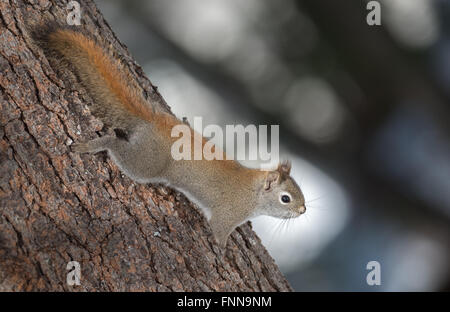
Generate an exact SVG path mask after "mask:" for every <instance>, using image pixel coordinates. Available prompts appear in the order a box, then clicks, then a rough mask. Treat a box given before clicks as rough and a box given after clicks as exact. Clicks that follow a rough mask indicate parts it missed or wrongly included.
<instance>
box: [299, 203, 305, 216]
mask: <svg viewBox="0 0 450 312" xmlns="http://www.w3.org/2000/svg"><path fill="white" fill-rule="evenodd" d="M305 211H306V207H305V205H303V206H300V209H299V212H300V213H301V214H304V213H305Z"/></svg>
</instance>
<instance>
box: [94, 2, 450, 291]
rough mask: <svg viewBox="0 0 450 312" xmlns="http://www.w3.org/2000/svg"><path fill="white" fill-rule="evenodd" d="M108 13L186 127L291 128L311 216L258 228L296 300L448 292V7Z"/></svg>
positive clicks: (285, 142) (188, 7) (283, 135)
mask: <svg viewBox="0 0 450 312" xmlns="http://www.w3.org/2000/svg"><path fill="white" fill-rule="evenodd" d="M96 2H97V5H98V6H99V8H100V10H101V11H102V13H103V14H104V16H105V18H106V20H107V21H108V22H109V23H110V25H111V27H112V29H113V30H114V31H115V33H116V34H117V36H118V38H120V40H121V41H122V42H123V43H125V44H126V45H127V46H128V48H129V50H130V52H131V53H132V54H133V56H134V57H135V59H136V60H137V62H138V63H139V64H140V65H141V66H142V67H143V68H144V70H145V72H146V74H147V76H148V77H149V78H150V80H151V81H152V83H153V84H154V85H156V86H158V88H159V89H158V90H159V92H160V93H161V94H162V96H163V97H164V98H165V100H166V101H167V103H168V104H169V106H171V107H172V111H173V112H174V113H175V114H176V115H177V116H178V117H179V118H181V117H187V118H188V120H189V121H190V122H191V123H192V119H193V117H194V116H202V117H203V125H204V126H205V125H208V124H218V125H221V126H224V125H227V124H243V125H248V124H255V125H260V124H263V125H274V124H275V125H280V155H281V158H282V159H286V158H288V159H291V160H292V163H293V169H292V175H293V176H294V178H295V179H296V180H297V181H298V182H299V185H300V186H301V187H302V189H303V191H304V193H305V197H306V203H307V205H306V206H307V212H306V214H305V215H303V216H302V217H300V218H298V219H296V220H291V221H290V222H288V223H283V222H282V221H280V220H278V219H273V218H270V217H259V218H256V219H254V220H253V228H254V229H255V231H256V232H257V233H258V235H259V236H260V237H261V239H262V241H263V244H264V245H265V246H266V247H267V249H268V250H269V252H270V253H271V255H272V256H273V257H274V258H275V260H276V262H277V263H278V264H279V266H280V269H281V270H282V271H283V272H284V274H285V275H286V277H287V278H288V280H289V281H290V283H291V285H292V286H293V288H294V289H295V290H297V291H437V290H446V291H449V290H450V265H449V263H450V1H449V0H384V1H383V0H380V1H379V3H380V5H381V26H369V25H368V24H367V22H366V17H367V14H369V12H370V11H369V10H368V9H367V8H366V5H367V2H368V1H364V0H352V1H348V0H339V1H336V0H315V1H308V0H303V1H300V0H298V1H295V0H285V1H277V0H246V1H240V0H226V1H225V0H208V1H201V0H171V1H164V0H146V1H142V0H126V1H125V0H122V1H121V0H101V1H100V0H97V1H96ZM370 261H378V262H379V263H380V265H381V285H380V286H369V285H368V284H367V282H366V276H367V274H368V273H369V270H367V269H366V265H367V263H368V262H370Z"/></svg>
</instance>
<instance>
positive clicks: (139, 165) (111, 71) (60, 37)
mask: <svg viewBox="0 0 450 312" xmlns="http://www.w3.org/2000/svg"><path fill="white" fill-rule="evenodd" d="M35 34H37V35H36V36H35V37H36V38H35V39H36V40H37V43H38V44H39V46H41V47H42V48H43V49H44V52H45V55H46V56H47V57H49V58H56V60H57V63H58V64H65V65H67V66H68V67H69V69H71V70H72V71H73V72H74V73H75V74H76V76H77V77H78V79H79V81H80V83H81V85H82V86H83V87H84V88H85V89H86V91H87V92H88V94H89V95H90V97H91V98H92V100H93V105H92V107H91V110H92V112H93V114H94V116H97V117H99V118H100V119H101V120H102V121H103V122H104V124H105V125H106V126H109V127H112V128H113V129H115V130H116V129H117V130H119V131H124V133H126V134H127V136H126V137H124V136H123V135H116V136H112V135H111V136H110V135H105V136H102V137H99V138H96V139H94V140H91V141H89V142H85V143H74V144H73V146H72V150H73V151H74V152H78V153H88V152H89V153H97V152H101V151H107V152H108V155H109V156H110V157H111V158H112V159H113V160H114V162H115V163H116V164H117V166H118V167H119V168H120V169H121V170H122V171H123V172H124V173H125V174H126V175H127V176H129V177H130V178H131V179H133V180H134V181H137V182H138V183H162V184H165V185H168V186H169V187H172V188H175V189H177V190H179V191H181V192H183V193H184V194H185V195H186V196H187V197H188V198H189V199H190V200H191V201H193V202H194V203H196V204H197V205H198V206H199V207H200V209H201V210H202V211H203V212H204V214H205V216H206V218H207V219H208V221H209V224H210V226H211V229H212V232H213V234H214V237H215V238H216V240H217V242H218V243H219V245H220V247H221V248H224V247H225V246H226V243H227V238H228V236H229V235H230V233H231V232H232V231H233V230H234V229H235V228H236V227H237V226H239V225H241V224H242V223H244V222H246V221H247V220H248V219H249V218H252V217H256V216H259V215H269V216H274V217H278V218H293V217H298V216H300V215H301V214H302V213H304V212H305V211H306V208H305V199H304V196H303V193H302V191H301V189H300V187H299V186H298V185H297V183H296V182H295V181H294V180H293V179H292V177H291V176H290V170H291V165H290V163H289V162H284V163H281V164H279V165H278V167H277V168H276V169H274V170H268V171H262V170H259V169H250V168H246V167H244V166H242V165H241V164H240V163H238V162H237V161H235V160H216V159H214V160H205V159H203V160H184V159H182V160H174V159H173V157H172V155H171V145H172V144H173V142H174V141H175V140H176V139H177V138H174V137H172V136H171V130H172V128H173V127H174V126H176V125H179V124H185V123H184V122H183V121H181V120H178V119H177V118H176V117H174V116H172V115H171V114H169V113H166V112H159V111H158V112H157V111H156V110H155V108H154V106H153V105H152V103H149V102H148V101H147V100H146V99H145V98H144V97H143V95H142V91H141V88H140V87H139V86H138V84H137V82H136V81H135V79H134V78H133V77H132V76H131V74H130V73H129V72H128V70H127V69H126V68H125V67H124V65H123V64H122V63H121V62H120V61H119V60H118V59H117V58H115V57H113V56H112V54H111V53H110V51H107V50H106V49H104V48H102V46H101V45H99V44H98V43H97V41H95V40H93V39H92V38H90V36H88V35H85V34H84V33H83V32H81V31H78V30H75V29H72V28H67V27H51V28H50V27H49V28H48V29H47V30H44V31H43V30H42V29H41V30H39V31H37V32H35ZM190 131H191V134H194V130H192V129H191V128H190ZM116 133H118V132H116ZM191 138H192V140H199V136H198V135H191ZM200 140H201V141H202V142H201V144H205V143H206V140H205V139H204V138H203V137H201V136H200ZM192 145H193V144H192ZM214 148H215V147H214ZM225 158H226V157H223V159H225ZM191 159H193V158H191Z"/></svg>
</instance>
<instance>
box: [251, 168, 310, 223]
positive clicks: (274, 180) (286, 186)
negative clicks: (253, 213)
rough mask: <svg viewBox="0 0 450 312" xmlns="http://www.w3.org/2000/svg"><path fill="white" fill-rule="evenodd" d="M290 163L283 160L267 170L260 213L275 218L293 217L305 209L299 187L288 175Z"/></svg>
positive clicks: (261, 193)
mask: <svg viewBox="0 0 450 312" xmlns="http://www.w3.org/2000/svg"><path fill="white" fill-rule="evenodd" d="M290 172H291V163H290V162H283V163H281V164H279V165H278V168H277V169H275V170H272V171H267V173H266V174H265V177H264V179H265V180H264V183H263V190H262V191H261V192H260V195H261V201H260V203H261V206H262V207H261V208H262V213H263V214H266V215H270V216H272V217H277V218H283V219H287V218H295V217H298V216H300V215H301V214H303V213H304V212H305V211H306V208H305V198H304V196H303V193H302V191H301V189H300V187H299V186H298V185H297V183H295V181H294V179H292V178H291V176H290Z"/></svg>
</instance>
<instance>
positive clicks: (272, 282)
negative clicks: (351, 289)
mask: <svg viewBox="0 0 450 312" xmlns="http://www.w3.org/2000/svg"><path fill="white" fill-rule="evenodd" d="M79 2H80V3H81V7H82V10H83V11H82V20H81V21H82V26H81V27H85V28H86V29H87V30H88V32H89V33H91V34H93V36H94V37H96V38H97V39H98V40H101V42H104V43H105V44H111V45H112V47H113V49H114V51H115V53H117V56H118V57H120V58H122V59H123V60H124V62H125V63H126V64H127V65H128V67H129V70H130V71H131V72H132V73H133V76H134V77H135V78H136V79H137V81H139V83H140V85H141V86H142V88H143V90H144V91H145V93H146V95H147V96H148V98H149V100H152V101H155V102H157V103H158V105H159V107H161V108H162V109H168V107H167V106H166V104H165V102H164V100H163V99H162V97H161V96H160V95H159V93H158V92H157V91H156V88H154V87H153V86H152V85H151V83H150V82H149V80H148V79H147V78H146V77H145V76H144V74H143V72H142V69H141V68H140V67H139V66H138V65H137V64H135V62H134V61H133V59H132V58H131V57H130V54H129V52H128V51H127V49H126V47H124V46H123V45H122V44H120V42H119V41H118V40H117V38H116V37H115V36H114V34H113V32H112V31H111V29H110V28H109V26H108V24H107V23H106V21H105V20H104V19H103V17H102V16H101V14H100V12H99V11H98V9H97V8H96V6H95V5H94V4H93V3H92V2H91V1H79ZM66 5H67V1H47V0H39V1H37V0H36V1H31V0H30V1H21V0H16V1H14V0H9V1H8V0H0V10H1V13H0V105H1V106H0V107H1V110H0V290H3V291H5V290H12V291H31V290H33V291H36V290H42V291H126V290H130V291H135V290H136V291H137V290H142V291H183V290H184V291H202V290H204V291H259V290H261V291H289V290H291V288H290V286H289V284H288V282H287V281H286V280H285V278H284V277H283V275H282V274H281V273H280V271H279V269H278V268H277V266H276V265H275V263H274V261H273V260H272V258H271V257H270V256H269V255H268V253H267V251H266V250H265V248H264V247H263V246H262V245H261V243H260V240H259V239H258V237H257V236H256V235H255V234H254V232H253V231H252V230H251V226H250V225H249V224H245V225H243V226H241V227H239V228H238V229H237V230H236V231H234V232H233V234H232V235H231V237H230V239H229V244H228V248H227V250H226V252H225V253H224V254H222V253H221V252H220V250H219V248H218V247H217V246H216V244H215V243H214V240H213V237H212V235H211V231H210V228H209V225H208V223H207V222H206V220H205V219H204V218H203V216H202V215H201V213H200V212H199V211H198V210H197V209H196V208H195V207H194V206H193V205H192V204H191V203H190V202H189V201H188V200H187V199H186V198H185V197H184V196H183V195H182V194H180V193H177V192H175V191H173V190H170V189H167V188H163V187H159V186H152V185H141V184H137V183H134V182H133V181H131V180H130V179H129V178H127V177H125V176H123V175H122V174H121V173H120V171H119V170H118V168H117V167H116V166H115V165H114V163H113V162H112V161H111V160H110V159H109V158H107V157H106V155H105V154H97V155H95V156H92V155H81V156H80V155H78V154H74V153H72V152H71V151H70V144H71V143H72V142H76V141H85V140H87V139H89V138H93V137H96V136H98V134H99V132H100V130H101V129H102V124H101V122H100V121H98V120H97V119H96V118H95V117H93V116H92V115H91V114H90V112H89V108H88V107H89V102H90V101H91V100H90V98H89V97H88V96H87V94H86V92H85V91H84V90H83V88H81V87H80V86H79V85H78V84H72V83H68V81H67V80H66V79H65V78H64V79H62V78H61V76H60V75H58V74H56V72H55V70H54V69H53V68H52V66H51V64H49V62H48V60H47V59H46V58H45V56H44V55H43V53H42V51H41V50H40V49H39V48H38V47H37V46H36V45H35V44H34V43H33V41H32V40H31V38H30V35H29V25H31V24H39V23H40V22H42V21H43V20H44V18H47V19H55V20H59V21H62V22H64V21H65V20H66V14H67V8H66ZM68 75H70V73H69V74H68ZM193 183H195V181H193ZM72 260H74V261H78V262H79V263H80V265H81V285H80V286H69V285H68V284H67V283H66V277H67V273H68V271H67V270H66V265H67V263H68V262H69V261H72Z"/></svg>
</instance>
